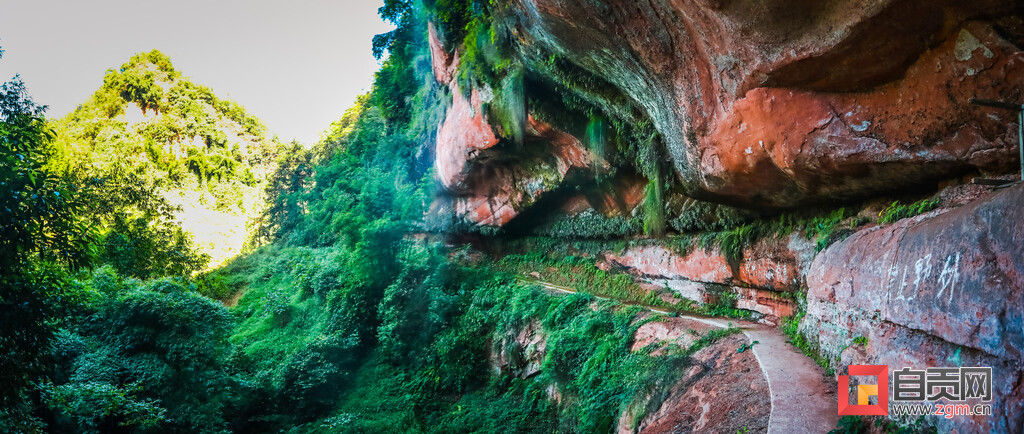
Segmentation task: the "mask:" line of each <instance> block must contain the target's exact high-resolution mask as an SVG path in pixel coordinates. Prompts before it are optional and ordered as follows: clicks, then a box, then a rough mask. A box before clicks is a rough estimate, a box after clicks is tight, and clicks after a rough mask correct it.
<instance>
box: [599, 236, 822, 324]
mask: <svg viewBox="0 0 1024 434" xmlns="http://www.w3.org/2000/svg"><path fill="white" fill-rule="evenodd" d="M813 254H814V246H813V245H811V243H810V241H808V240H806V239H805V238H804V237H803V236H801V235H799V234H791V235H790V236H786V237H776V238H768V239H763V240H760V241H758V242H757V243H755V244H753V245H752V246H750V247H747V248H746V249H745V250H744V254H743V257H742V258H740V259H738V260H735V261H730V260H729V259H727V258H726V257H725V255H724V254H723V253H722V252H721V251H720V250H719V249H717V248H710V249H704V248H701V247H699V246H692V247H691V248H689V249H688V252H687V253H686V254H681V253H680V252H678V251H676V250H673V249H672V248H669V247H666V246H663V245H660V244H657V243H652V244H649V245H644V246H637V247H630V248H627V249H625V250H623V251H618V252H617V251H608V252H604V253H603V254H601V255H600V257H599V258H598V261H599V263H598V266H599V267H601V268H604V269H606V270H611V269H618V270H621V271H624V272H627V273H630V274H632V275H634V276H637V277H638V278H639V279H640V280H642V281H644V282H646V283H648V284H651V285H654V286H657V287H662V288H668V289H670V290H672V291H674V292H676V293H677V294H679V295H680V296H682V297H683V298H686V299H689V300H692V301H695V302H697V303H698V304H711V303H715V302H716V301H717V300H716V298H718V297H721V293H722V292H723V291H725V292H728V293H731V294H732V295H734V296H735V297H736V306H735V307H737V308H739V309H744V310H749V311H753V312H757V313H758V314H760V315H762V316H763V317H762V318H761V320H762V321H764V322H768V323H772V324H776V323H778V321H779V319H780V318H783V317H787V316H791V315H792V314H793V313H794V311H795V309H796V307H797V304H796V298H797V293H798V292H799V291H800V289H801V288H803V286H804V282H805V278H804V276H805V275H806V272H807V268H808V267H809V266H810V260H811V258H813Z"/></svg>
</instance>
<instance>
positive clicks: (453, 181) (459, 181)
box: [434, 82, 498, 191]
mask: <svg viewBox="0 0 1024 434" xmlns="http://www.w3.org/2000/svg"><path fill="white" fill-rule="evenodd" d="M451 89H452V106H451V107H450V108H449V109H448V113H447V115H446V116H445V119H444V122H442V123H441V126H440V127H439V128H438V129H437V151H436V156H435V160H434V167H435V169H436V170H437V177H438V178H439V179H440V180H441V184H443V185H444V186H445V187H447V188H449V189H452V190H456V191H459V190H464V189H466V188H467V187H468V186H467V185H466V177H467V176H469V171H470V169H471V165H470V161H471V160H473V159H475V158H476V157H477V156H478V155H479V154H480V151H483V150H485V149H490V148H492V147H494V146H495V145H497V144H498V137H497V135H495V134H494V130H492V129H491V125H490V124H489V123H488V122H487V119H486V118H485V117H484V113H483V108H482V103H481V101H480V92H479V91H477V90H476V89H473V90H472V92H470V97H469V98H468V99H467V98H466V97H465V96H464V95H463V94H462V92H461V91H460V89H459V86H458V84H456V83H455V82H452V84H451Z"/></svg>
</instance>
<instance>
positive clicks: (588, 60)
mask: <svg viewBox="0 0 1024 434" xmlns="http://www.w3.org/2000/svg"><path fill="white" fill-rule="evenodd" d="M1014 7H1015V3H1014V2H1012V1H978V2H954V1H923V0H921V1H896V0H872V1H866V2H849V1H841V0H832V1H816V0H815V1H798V2H792V1H765V2H722V1H711V0H684V1H668V0H655V1H651V2H643V3H637V2H633V1H622V0H605V1H583V0H515V1H512V2H511V5H510V6H509V9H510V11H509V12H508V13H509V14H511V15H513V16H514V21H515V22H516V25H515V26H514V31H515V32H516V36H517V38H518V39H519V40H521V41H523V42H522V46H523V47H524V48H523V51H524V52H529V51H531V50H533V51H541V52H550V53H555V54H557V55H560V56H564V57H565V58H568V59H571V60H572V61H573V62H574V63H575V64H578V65H580V66H582V67H583V68H585V69H587V70H589V71H591V72H593V73H594V74H596V75H598V76H600V77H601V78H603V79H605V80H607V81H609V82H611V83H613V84H614V85H615V86H617V87H618V88H619V89H620V90H621V91H622V92H624V93H625V94H626V95H628V96H629V97H630V98H631V99H632V100H633V101H634V102H635V103H636V104H637V105H638V106H639V107H642V108H643V110H644V111H645V112H646V114H647V115H648V116H649V117H650V119H651V120H652V121H653V123H654V125H655V126H656V127H657V129H658V131H659V132H660V133H661V136H662V138H663V140H664V143H665V145H666V149H667V153H668V155H667V157H668V158H670V159H671V160H672V163H673V165H674V167H675V169H676V171H677V175H678V177H679V179H680V181H681V182H683V183H684V184H685V185H687V186H688V187H690V188H691V189H692V191H693V193H694V194H699V195H702V196H704V197H706V198H711V199H717V200H727V201H731V202H734V203H740V204H744V205H747V206H751V205H755V204H756V205H762V206H771V207H789V206H794V205H799V204H804V203H808V202H812V201H815V200H821V199H835V198H837V197H853V196H864V195H870V194H872V193H874V192H878V191H885V190H889V189H891V188H893V186H894V185H895V184H894V183H899V184H898V185H910V184H920V183H924V182H929V181H932V180H935V179H938V178H942V177H946V176H950V175H955V174H958V173H962V172H965V171H972V170H983V171H985V170H993V171H1001V170H1005V169H1007V168H1009V167H1010V163H1011V162H1012V160H1013V159H1014V156H1013V151H1014V145H1015V140H1014V139H1015V131H1014V127H1013V126H1012V125H1011V124H1012V122H1013V120H1014V119H1013V118H1014V115H1013V114H1012V113H1005V112H998V111H992V110H987V109H982V108H978V107H975V106H971V105H970V104H969V99H970V98H971V97H975V96H977V97H984V98H1000V99H1005V100H1019V99H1020V98H1021V96H1022V95H1024V55H1022V54H1021V52H1020V51H1019V47H1017V46H1016V45H1014V43H1012V42H1011V40H1015V37H1013V36H1012V35H1015V34H1016V33H1014V32H1013V31H1012V30H1013V29H1015V28H1017V27H1016V23H1017V22H1018V21H1019V18H1018V17H1016V16H1015V15H1013V11H1014ZM1007 38H1009V39H1007Z"/></svg>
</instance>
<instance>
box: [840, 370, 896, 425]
mask: <svg viewBox="0 0 1024 434" xmlns="http://www.w3.org/2000/svg"><path fill="white" fill-rule="evenodd" d="M847 372H848V373H849V375H840V376H839V415H840V416H885V415H887V414H889V366H887V365H850V368H849V369H848V370H847ZM850 375H853V376H872V377H875V379H876V381H875V384H861V385H858V386H857V404H856V405H850ZM872 396H875V397H877V403H876V404H869V402H870V400H869V399H870V398H871V397H872Z"/></svg>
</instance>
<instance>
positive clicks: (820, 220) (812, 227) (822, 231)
mask: <svg viewBox="0 0 1024 434" xmlns="http://www.w3.org/2000/svg"><path fill="white" fill-rule="evenodd" d="M850 216H851V215H850V213H849V212H848V211H847V210H846V208H839V209H837V210H835V211H832V212H831V213H829V214H826V215H823V216H818V217H815V218H813V219H810V220H809V221H807V222H806V223H804V224H803V226H804V227H805V228H806V229H805V230H804V232H805V233H806V235H807V237H808V238H810V239H811V240H812V241H814V249H815V251H818V252H820V251H822V250H825V248H826V247H828V246H829V245H831V244H832V243H834V242H836V241H839V240H842V239H843V238H846V237H847V236H849V235H850V234H852V233H853V230H851V229H849V228H840V225H839V224H840V223H841V222H842V221H843V220H845V219H847V218H849V217H850Z"/></svg>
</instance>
